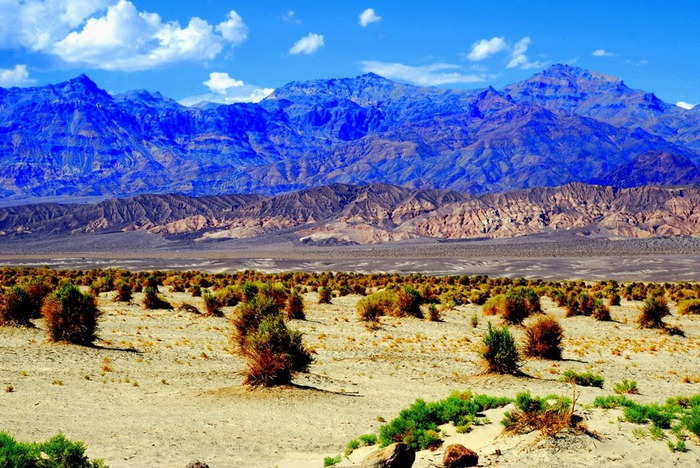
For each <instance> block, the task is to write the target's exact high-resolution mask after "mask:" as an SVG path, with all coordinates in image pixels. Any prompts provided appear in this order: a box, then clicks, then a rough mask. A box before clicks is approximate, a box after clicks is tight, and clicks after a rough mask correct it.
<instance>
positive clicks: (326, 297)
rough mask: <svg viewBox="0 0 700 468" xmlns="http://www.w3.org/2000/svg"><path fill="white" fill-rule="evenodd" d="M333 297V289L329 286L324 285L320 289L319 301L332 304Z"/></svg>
mask: <svg viewBox="0 0 700 468" xmlns="http://www.w3.org/2000/svg"><path fill="white" fill-rule="evenodd" d="M332 297H333V291H332V290H331V288H329V287H328V286H324V287H322V288H321V289H319V290H318V303H319V304H330V303H331V298H332Z"/></svg>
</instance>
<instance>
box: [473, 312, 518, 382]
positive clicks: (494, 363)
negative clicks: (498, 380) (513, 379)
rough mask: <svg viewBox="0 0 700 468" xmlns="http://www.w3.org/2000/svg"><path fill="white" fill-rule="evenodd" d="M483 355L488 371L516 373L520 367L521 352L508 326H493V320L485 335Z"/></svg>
mask: <svg viewBox="0 0 700 468" xmlns="http://www.w3.org/2000/svg"><path fill="white" fill-rule="evenodd" d="M481 357H482V358H483V360H484V361H485V362H486V366H487V368H486V371H487V372H494V373H499V374H515V373H517V372H518V370H519V368H520V353H519V352H518V348H517V346H516V345H515V339H514V338H513V335H511V333H510V331H509V330H508V327H505V326H504V327H503V328H493V326H492V325H491V322H489V325H488V330H487V331H486V334H485V335H484V339H483V349H482V352H481Z"/></svg>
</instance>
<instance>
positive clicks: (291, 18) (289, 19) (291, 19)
mask: <svg viewBox="0 0 700 468" xmlns="http://www.w3.org/2000/svg"><path fill="white" fill-rule="evenodd" d="M282 21H284V22H285V23H290V24H301V23H302V21H301V20H300V19H299V17H297V14H296V12H295V11H294V10H289V11H287V12H286V13H285V14H284V15H282Z"/></svg>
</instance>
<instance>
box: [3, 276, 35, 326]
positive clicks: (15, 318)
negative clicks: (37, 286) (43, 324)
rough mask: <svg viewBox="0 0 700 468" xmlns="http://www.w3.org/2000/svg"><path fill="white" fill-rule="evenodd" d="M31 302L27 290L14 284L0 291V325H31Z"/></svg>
mask: <svg viewBox="0 0 700 468" xmlns="http://www.w3.org/2000/svg"><path fill="white" fill-rule="evenodd" d="M31 319H32V302H31V299H30V298H29V295H28V294H27V292H26V291H25V290H24V289H23V288H21V287H19V286H14V287H12V288H9V289H6V290H5V291H3V292H2V293H0V326H8V325H12V326H16V327H30V326H32V322H31Z"/></svg>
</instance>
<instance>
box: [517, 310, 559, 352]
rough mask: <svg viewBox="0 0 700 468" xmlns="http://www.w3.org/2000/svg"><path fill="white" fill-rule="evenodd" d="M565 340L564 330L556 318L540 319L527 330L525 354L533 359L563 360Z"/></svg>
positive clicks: (546, 317) (546, 316) (545, 317)
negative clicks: (563, 343) (562, 346)
mask: <svg viewBox="0 0 700 468" xmlns="http://www.w3.org/2000/svg"><path fill="white" fill-rule="evenodd" d="M563 338H564V329H563V328H562V326H561V325H560V324H559V322H558V321H557V320H556V319H555V318H553V317H550V316H548V315H545V316H544V317H539V318H538V319H537V320H536V321H535V322H533V323H532V324H530V325H528V326H527V328H526V329H525V349H524V353H525V355H526V356H531V357H541V358H544V359H561V352H562V349H561V343H562V340H563Z"/></svg>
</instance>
